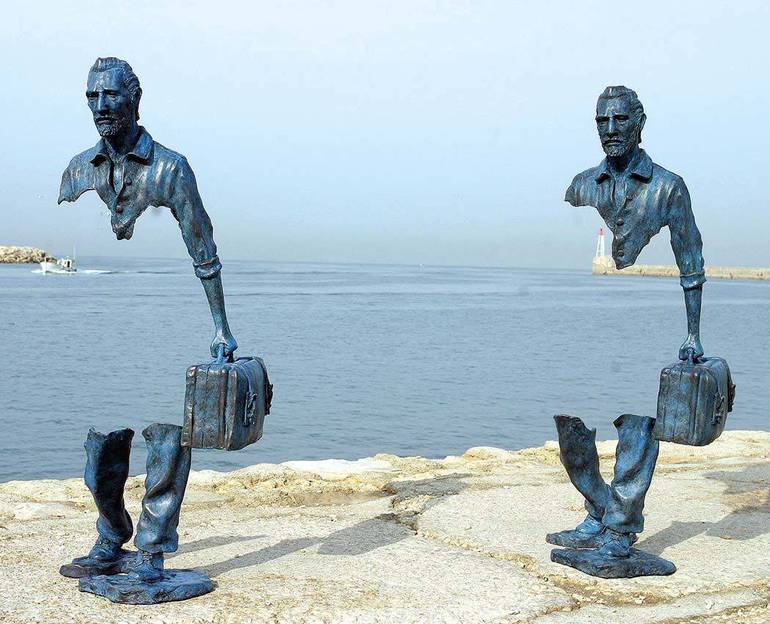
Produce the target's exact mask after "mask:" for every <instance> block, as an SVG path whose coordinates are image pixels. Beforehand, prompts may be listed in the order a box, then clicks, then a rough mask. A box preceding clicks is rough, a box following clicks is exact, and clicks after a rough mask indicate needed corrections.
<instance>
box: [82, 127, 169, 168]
mask: <svg viewBox="0 0 770 624" xmlns="http://www.w3.org/2000/svg"><path fill="white" fill-rule="evenodd" d="M153 143H154V141H153V140H152V137H151V136H150V133H149V132H147V130H145V129H144V127H143V126H139V138H138V139H137V140H136V143H135V144H134V147H133V148H132V149H131V151H130V152H128V154H127V156H129V157H132V158H134V159H136V160H139V161H141V162H147V161H148V160H150V156H151V154H152V145H153ZM105 160H110V149H109V147H108V146H107V142H106V141H105V140H104V139H101V140H100V141H99V142H98V143H97V144H96V154H94V157H93V158H92V159H91V162H92V163H93V164H94V165H98V164H99V163H101V162H103V161H105Z"/></svg>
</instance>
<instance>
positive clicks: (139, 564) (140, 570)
mask: <svg viewBox="0 0 770 624" xmlns="http://www.w3.org/2000/svg"><path fill="white" fill-rule="evenodd" d="M128 578H129V579H130V580H132V581H137V582H142V583H152V582H153V581H157V580H160V579H162V578H163V553H160V552H159V553H149V552H145V551H144V550H140V551H139V552H138V553H136V558H135V559H134V562H133V563H132V564H131V568H130V570H129V572H128Z"/></svg>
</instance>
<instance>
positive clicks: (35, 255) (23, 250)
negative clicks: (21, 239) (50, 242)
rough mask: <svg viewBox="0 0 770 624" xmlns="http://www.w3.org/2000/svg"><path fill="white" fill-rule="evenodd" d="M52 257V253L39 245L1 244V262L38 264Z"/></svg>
mask: <svg viewBox="0 0 770 624" xmlns="http://www.w3.org/2000/svg"><path fill="white" fill-rule="evenodd" d="M50 257H51V254H49V253H48V252H47V251H45V250H44V249H38V248H37V247H16V246H13V245H0V264H28V263H34V264H37V263H38V262H42V261H43V259H44V258H50Z"/></svg>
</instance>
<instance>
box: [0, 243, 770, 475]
mask: <svg viewBox="0 0 770 624" xmlns="http://www.w3.org/2000/svg"><path fill="white" fill-rule="evenodd" d="M79 265H80V267H81V268H92V269H105V270H109V271H112V272H110V273H103V274H82V273H81V274H77V275H73V276H59V275H46V276H44V275H40V274H35V273H33V272H32V270H31V269H32V268H34V267H32V266H30V265H22V266H2V265H0V328H2V329H1V333H0V338H1V340H2V345H3V350H4V352H5V353H4V357H3V359H2V363H0V398H1V399H2V401H1V403H0V422H1V423H2V432H3V433H2V435H0V481H6V480H9V479H32V478H46V477H49V478H55V477H72V476H77V475H80V474H82V471H83V465H84V461H85V455H84V451H83V440H84V439H85V436H86V433H87V431H88V428H89V427H95V428H97V429H98V430H100V431H103V432H107V431H110V430H113V429H118V428H121V427H131V428H133V429H134V430H135V431H136V432H137V435H136V436H135V439H134V450H133V456H132V466H131V472H132V474H138V473H142V472H144V460H145V453H144V448H143V447H144V441H143V438H142V437H141V435H139V432H140V431H141V429H142V428H143V427H145V426H146V425H148V424H150V423H152V422H171V423H179V424H181V421H182V413H183V408H182V403H183V397H184V373H185V369H186V368H187V366H188V365H190V364H193V363H198V362H201V361H204V360H205V359H207V357H208V345H209V341H210V340H211V337H212V335H213V329H212V322H211V319H210V315H209V312H208V307H207V304H206V300H205V296H204V293H203V289H202V288H201V286H200V283H199V281H198V280H197V279H196V278H195V277H194V275H193V272H192V267H191V266H190V264H189V262H188V261H186V260H163V259H155V260H153V259H141V260H139V259H106V258H82V259H81V260H80V261H79ZM223 279H224V284H225V293H226V297H227V312H228V316H229V317H230V324H231V326H232V329H233V332H234V334H235V336H236V338H237V340H238V342H239V344H240V349H239V351H238V353H239V354H240V355H260V356H262V357H264V359H265V361H266V362H267V365H268V368H269V371H270V376H271V381H272V382H273V383H274V384H275V400H274V403H273V412H272V414H271V415H270V416H268V418H267V421H266V423H265V433H264V437H263V438H262V440H261V441H259V442H258V443H257V444H254V445H252V446H250V447H247V448H246V449H244V450H241V451H237V452H229V453H228V452H225V451H194V452H193V467H194V468H214V469H220V470H225V469H233V468H237V467H241V466H246V465H249V464H254V463H258V462H280V461H286V460H290V459H321V458H331V457H336V458H348V459H353V458H358V457H364V456H369V455H373V454H375V453H380V452H386V453H396V454H399V455H417V454H419V455H424V456H432V457H443V456H445V455H448V454H457V453H462V452H463V451H464V450H465V449H467V448H468V447H471V446H479V445H490V446H499V447H505V448H512V449H515V448H522V447H527V446H533V445H540V444H542V443H543V442H544V441H545V440H548V439H554V437H555V431H554V426H553V421H552V416H553V415H554V414H557V413H563V412H566V413H571V414H574V415H578V416H581V417H582V418H583V419H584V420H585V421H586V422H587V423H588V424H589V426H593V427H596V428H597V429H598V430H599V433H598V435H599V437H600V438H609V437H614V430H613V427H612V424H611V423H612V420H613V419H614V418H615V417H617V416H618V415H620V414H622V413H624V412H631V413H638V414H645V415H650V416H652V415H654V413H655V406H656V396H657V384H658V374H659V371H660V369H661V367H662V366H664V365H666V364H669V363H670V362H672V361H673V360H674V359H675V357H676V352H677V349H678V347H679V344H680V343H681V341H682V339H683V338H684V335H685V315H684V303H683V298H682V292H681V290H680V288H679V284H678V281H677V280H673V279H655V278H640V277H624V278H620V277H594V276H592V275H591V274H590V273H589V272H588V271H582V272H580V271H552V270H548V271H546V270H519V269H490V268H443V267H416V266H369V265H332V264H273V263H246V262H233V261H228V262H227V263H226V265H225V270H224V271H223ZM768 321H770V283H769V282H730V281H718V280H712V281H710V282H709V283H708V284H707V285H706V287H705V294H704V313H703V321H702V328H701V330H702V336H703V343H704V346H705V348H706V352H707V355H708V354H711V355H720V356H722V357H725V358H727V360H728V362H729V363H730V365H731V368H732V370H733V375H734V379H735V382H736V384H737V386H738V393H737V400H736V404H735V410H734V412H733V413H732V414H731V415H730V417H729V419H728V425H727V426H728V428H732V429H768V427H769V426H770V418H768V412H767V406H768V405H769V404H770V383H768V378H769V376H770V364H768V362H769V361H770V360H769V359H768V353H770V335H769V334H768Z"/></svg>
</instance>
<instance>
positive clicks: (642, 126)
mask: <svg viewBox="0 0 770 624" xmlns="http://www.w3.org/2000/svg"><path fill="white" fill-rule="evenodd" d="M645 121H647V115H646V114H645V113H642V117H641V119H639V136H638V138H637V143H641V142H642V130H643V129H644V122H645Z"/></svg>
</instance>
